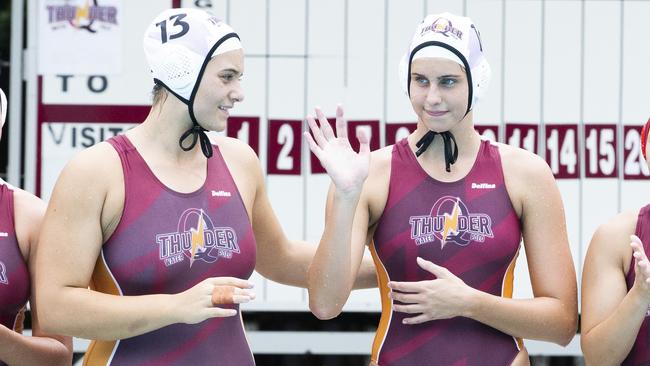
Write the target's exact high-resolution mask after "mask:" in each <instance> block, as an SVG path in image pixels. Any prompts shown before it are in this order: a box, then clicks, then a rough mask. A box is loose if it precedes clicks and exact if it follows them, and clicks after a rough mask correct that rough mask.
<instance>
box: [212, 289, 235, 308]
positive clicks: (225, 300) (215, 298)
mask: <svg viewBox="0 0 650 366" xmlns="http://www.w3.org/2000/svg"><path fill="white" fill-rule="evenodd" d="M235 288H236V287H234V286H214V288H213V289H212V305H219V304H234V303H235V300H234V298H233V296H234V295H235Z"/></svg>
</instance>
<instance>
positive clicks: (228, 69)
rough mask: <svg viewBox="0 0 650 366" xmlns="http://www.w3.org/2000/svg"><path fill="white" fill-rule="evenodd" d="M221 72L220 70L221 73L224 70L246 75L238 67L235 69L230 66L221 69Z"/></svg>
mask: <svg viewBox="0 0 650 366" xmlns="http://www.w3.org/2000/svg"><path fill="white" fill-rule="evenodd" d="M219 72H220V73H222V72H232V73H234V74H237V75H244V74H243V73H242V72H241V71H239V70H237V69H234V68H232V67H229V68H227V69H223V70H221V71H219Z"/></svg>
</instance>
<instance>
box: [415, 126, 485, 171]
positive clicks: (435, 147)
mask: <svg viewBox="0 0 650 366" xmlns="http://www.w3.org/2000/svg"><path fill="white" fill-rule="evenodd" d="M428 131H429V129H428V128H427V127H426V126H425V125H424V123H422V122H418V126H417V129H416V130H415V131H414V132H413V133H412V134H411V135H410V136H409V137H408V141H409V145H410V147H411V150H413V151H414V152H415V151H417V149H418V148H417V147H416V144H417V142H418V141H420V139H421V138H422V137H423V136H424V135H425V134H426V133H427V132H428ZM441 132H442V131H441ZM449 132H450V133H451V134H452V135H454V138H455V139H456V144H457V146H458V159H457V161H456V163H455V164H454V165H458V164H459V163H461V164H462V162H464V161H468V160H471V161H474V158H475V157H476V154H477V152H478V150H479V147H480V145H481V138H480V136H479V134H478V133H477V132H476V131H475V130H474V124H473V122H472V118H471V113H470V114H468V115H467V116H466V117H465V118H464V119H463V120H462V121H460V122H459V123H458V124H456V126H454V128H452V129H451V130H449ZM418 160H420V161H421V162H433V164H436V165H440V166H443V167H444V164H445V150H444V143H443V140H442V137H441V136H436V137H435V138H434V140H433V142H432V143H431V145H429V147H428V148H427V149H426V150H425V151H424V152H423V153H422V155H420V157H419V158H418ZM454 165H452V170H453V166H454Z"/></svg>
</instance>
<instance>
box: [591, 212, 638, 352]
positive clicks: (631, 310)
mask: <svg viewBox="0 0 650 366" xmlns="http://www.w3.org/2000/svg"><path fill="white" fill-rule="evenodd" d="M635 225H636V214H635V213H624V214H621V215H618V216H617V217H616V218H614V219H613V220H612V221H610V222H609V223H607V224H604V225H602V226H601V227H600V228H598V230H597V231H596V233H595V234H594V236H593V238H592V239H591V243H590V244H589V250H588V251H587V256H586V258H585V264H584V270H583V273H582V335H581V340H580V343H581V346H582V351H583V353H584V355H585V360H586V361H587V364H589V365H620V364H621V362H623V360H624V359H625V357H626V356H627V355H628V353H629V352H630V350H631V349H632V346H633V345H634V342H635V340H636V337H637V334H638V332H639V328H640V326H641V323H642V322H643V320H644V319H645V316H646V312H647V311H648V305H649V304H650V285H648V283H647V281H646V280H647V279H648V278H650V275H649V273H648V259H647V257H645V254H642V258H641V259H642V260H641V261H639V260H637V262H645V265H643V264H641V265H642V266H644V267H643V268H640V267H639V265H636V266H635V267H636V268H630V269H629V270H630V271H635V270H636V281H635V283H634V285H633V286H632V289H631V290H630V291H629V292H628V291H627V286H626V282H625V271H624V266H625V264H626V263H625V262H626V258H629V256H626V255H625V252H626V251H629V252H632V249H631V248H630V244H629V243H630V242H631V240H630V235H631V234H633V233H634V228H635ZM641 252H642V250H641ZM637 255H639V254H637ZM627 260H629V259H627Z"/></svg>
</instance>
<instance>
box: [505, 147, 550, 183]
mask: <svg viewBox="0 0 650 366" xmlns="http://www.w3.org/2000/svg"><path fill="white" fill-rule="evenodd" d="M496 145H497V147H498V149H499V155H500V156H501V163H502V164H503V170H504V174H505V176H506V178H508V177H510V176H515V177H520V178H524V179H525V178H542V177H546V178H551V179H553V174H552V172H551V169H550V167H549V166H548V164H547V163H546V161H544V159H542V158H541V157H540V156H539V155H537V154H533V153H531V152H530V151H528V150H524V149H522V148H518V147H514V146H510V145H506V144H503V143H497V144H496Z"/></svg>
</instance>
